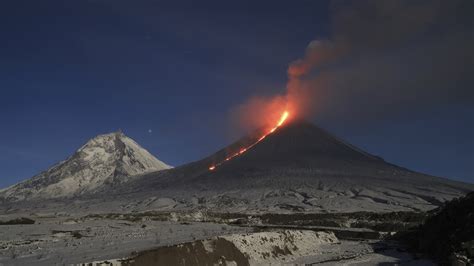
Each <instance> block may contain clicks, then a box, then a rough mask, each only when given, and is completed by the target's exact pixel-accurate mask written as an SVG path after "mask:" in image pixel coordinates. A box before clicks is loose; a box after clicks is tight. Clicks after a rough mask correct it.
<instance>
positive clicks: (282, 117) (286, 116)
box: [209, 111, 290, 171]
mask: <svg viewBox="0 0 474 266" xmlns="http://www.w3.org/2000/svg"><path fill="white" fill-rule="evenodd" d="M289 116H290V113H289V112H288V111H284V112H283V114H282V115H281V117H280V120H278V123H277V124H276V126H274V127H272V128H271V129H270V130H268V131H267V132H266V133H265V134H263V136H261V137H260V138H259V139H258V140H257V141H256V142H254V143H253V144H251V145H249V146H247V147H244V148H241V149H240V150H239V151H238V152H236V153H234V154H232V155H230V156H229V157H227V158H225V159H224V161H222V162H219V163H216V164H214V165H211V166H209V170H210V171H213V170H215V169H216V167H218V166H220V165H222V164H223V163H224V162H227V161H230V160H232V159H233V158H235V157H237V156H239V155H242V154H244V153H245V152H246V151H248V150H250V149H251V148H253V147H254V146H255V145H257V144H258V143H259V142H260V141H262V140H264V139H265V138H266V137H267V136H268V135H270V134H272V133H273V132H275V131H276V130H277V129H278V128H279V127H281V126H282V125H283V124H284V123H285V121H286V120H288V117H289Z"/></svg>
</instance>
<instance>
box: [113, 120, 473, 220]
mask: <svg viewBox="0 0 474 266" xmlns="http://www.w3.org/2000/svg"><path fill="white" fill-rule="evenodd" d="M260 136H261V132H256V134H255V135H251V136H247V137H245V138H243V139H241V140H239V141H237V142H235V143H234V144H232V145H230V146H228V147H226V148H224V149H222V150H220V151H218V152H217V153H215V154H213V155H211V156H209V157H207V158H205V159H203V160H200V161H197V162H193V163H190V164H187V165H184V166H181V167H177V168H174V169H170V170H166V171H162V172H158V173H150V174H146V175H143V176H142V177H140V178H137V179H135V180H133V181H132V182H130V183H129V184H127V186H126V188H124V189H125V190H118V191H119V193H120V195H123V194H122V193H124V192H127V193H126V194H127V195H129V196H130V197H132V195H140V197H145V195H147V196H148V197H152V196H153V197H154V198H155V199H156V198H157V197H158V198H166V199H172V200H173V201H174V203H175V205H174V207H178V206H185V207H186V208H188V207H192V208H207V209H212V210H225V211H233V210H235V211H256V212H259V211H265V212H304V211H310V212H353V211H412V210H429V209H432V208H435V207H437V206H439V205H441V204H442V203H443V202H445V201H447V200H450V199H453V198H455V197H460V196H462V195H464V194H466V193H467V192H469V191H472V190H473V189H474V185H472V184H466V183H461V182H456V181H452V180H449V179H445V178H439V177H434V176H429V175H425V174H421V173H416V172H413V171H410V170H408V169H405V168H401V167H398V166H396V165H393V164H390V163H387V162H385V161H384V160H383V159H381V158H379V157H377V156H373V155H371V154H369V153H367V152H364V151H362V150H360V149H358V148H356V147H354V146H352V145H350V144H348V143H345V142H344V141H341V140H339V139H337V138H336V137H334V136H332V135H331V134H329V133H328V132H326V131H324V130H323V129H321V128H319V127H317V126H315V125H313V124H310V123H308V122H305V121H290V122H289V123H287V124H284V125H283V126H282V127H281V128H279V129H278V130H276V131H275V132H274V133H272V134H270V135H268V136H267V137H266V138H265V139H263V140H262V141H261V142H259V143H258V144H256V145H255V146H253V147H252V148H251V149H249V150H248V151H246V152H245V153H243V154H242V155H239V156H236V157H235V158H233V159H232V160H230V161H226V162H224V163H223V164H221V165H219V166H218V167H216V168H215V169H214V170H210V169H209V167H211V166H213V165H215V164H216V163H218V162H222V161H223V160H225V158H228V157H229V156H230V155H232V154H235V153H236V152H238V151H239V150H240V149H241V148H242V147H246V146H248V145H249V144H251V143H254V142H255V140H257V139H258V138H259V137H260ZM141 202H143V200H142V201H141ZM168 207H169V206H168Z"/></svg>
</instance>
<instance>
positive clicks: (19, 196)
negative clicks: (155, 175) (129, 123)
mask: <svg viewBox="0 0 474 266" xmlns="http://www.w3.org/2000/svg"><path fill="white" fill-rule="evenodd" d="M168 168H170V166H169V165H167V164H165V163H163V162H161V161H159V160H158V159H156V158H155V157H154V156H153V155H151V154H150V153H149V152H148V151H146V150H145V149H143V148H142V147H140V145H138V144H137V143H136V142H135V141H133V140H132V139H130V138H129V137H127V136H125V135H124V134H123V133H122V132H114V133H110V134H105V135H99V136H97V137H95V138H93V139H91V140H89V141H88V142H87V143H86V144H85V145H84V146H82V147H81V148H80V149H79V150H77V151H76V152H75V153H74V154H73V155H72V156H71V157H69V158H68V159H67V160H65V161H62V162H60V163H58V164H56V165H55V166H53V167H52V168H50V169H49V170H47V171H45V172H42V173H40V174H39V175H37V176H34V177H32V178H31V179H28V180H26V181H24V182H21V183H19V184H16V185H13V186H11V187H9V188H6V189H4V190H1V191H0V198H4V199H7V200H24V199H37V198H41V199H47V198H58V197H73V196H77V195H81V194H84V193H87V192H94V191H99V190H100V191H103V190H106V189H107V188H109V187H114V186H117V185H118V184H121V183H125V182H127V181H129V180H130V179H133V178H134V176H136V175H139V174H144V173H149V172H152V171H159V170H163V169H168Z"/></svg>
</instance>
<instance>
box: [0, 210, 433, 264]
mask: <svg viewBox="0 0 474 266" xmlns="http://www.w3.org/2000/svg"><path fill="white" fill-rule="evenodd" d="M169 217H170V219H163V217H160V218H159V219H157V216H147V215H136V216H127V215H105V216H104V215H89V216H82V217H71V216H49V217H47V216H42V217H41V216H36V217H31V218H32V219H34V221H35V223H34V224H14V225H0V229H1V230H0V265H64V264H65V265H69V264H84V265H90V264H89V263H93V265H112V264H113V265H176V264H181V263H186V265H209V264H211V265H212V264H219V263H225V264H227V265H261V264H269V263H272V264H286V263H289V264H321V265H334V264H339V265H341V264H345V265H376V264H378V263H384V262H385V263H402V264H406V265H432V264H431V263H430V262H428V261H425V260H421V259H417V258H415V257H414V256H413V255H411V254H408V253H405V252H403V250H402V249H400V248H399V247H397V246H396V245H395V244H393V243H390V242H383V241H380V240H375V239H372V240H369V239H362V238H363V237H362V238H360V239H343V238H344V237H343V238H341V237H339V238H338V237H337V236H336V235H339V236H340V235H344V234H340V233H337V230H336V233H334V232H333V230H331V228H329V227H328V229H327V230H316V229H314V228H313V230H304V229H301V228H300V229H297V228H294V229H283V228H282V227H279V226H275V227H265V228H264V227H262V226H258V224H255V225H249V224H246V225H245V226H244V225H238V224H236V223H235V221H234V224H230V223H222V221H221V223H216V222H209V221H207V222H199V221H198V220H202V219H200V217H196V215H194V216H193V217H192V219H182V217H178V218H177V217H176V216H175V215H171V216H169ZM9 218H11V217H0V220H3V221H5V220H7V219H9ZM227 222H229V221H228V220H227ZM348 230H351V229H348ZM348 235H350V234H348ZM361 236H362V235H361ZM369 236H370V234H369ZM369 238H370V237H369Z"/></svg>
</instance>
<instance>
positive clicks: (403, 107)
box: [239, 0, 474, 122]
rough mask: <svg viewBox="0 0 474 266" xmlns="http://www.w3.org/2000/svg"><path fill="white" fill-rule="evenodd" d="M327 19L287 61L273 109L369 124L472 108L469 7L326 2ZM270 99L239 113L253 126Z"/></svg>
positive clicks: (459, 0)
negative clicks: (325, 33)
mask: <svg viewBox="0 0 474 266" xmlns="http://www.w3.org/2000/svg"><path fill="white" fill-rule="evenodd" d="M331 14H332V21H331V25H332V27H331V34H330V35H329V37H328V38H324V39H315V40H313V41H311V42H310V43H309V45H308V47H307V49H306V51H305V54H304V56H303V57H302V58H300V59H297V60H295V61H294V62H292V63H290V65H289V68H288V82H287V86H286V93H285V94H284V95H280V96H277V97H276V98H277V99H279V100H278V102H281V101H282V100H281V99H284V101H285V102H286V103H285V104H281V103H280V106H285V107H279V108H280V109H281V108H288V109H290V110H292V113H293V115H294V116H300V117H305V118H314V117H317V118H318V119H338V120H341V121H344V120H347V121H349V120H351V121H359V122H360V121H363V122H373V121H374V120H383V119H387V118H388V117H390V116H391V115H396V114H397V113H400V112H405V111H417V110H422V109H423V110H426V109H429V108H430V107H431V106H433V105H452V104H472V103H474V93H473V90H472V88H473V86H474V77H473V75H472V73H474V49H473V48H472V47H474V19H473V17H472V14H474V2H473V1H469V0H455V1H440V0H439V1H436V0H435V1H424V0H422V1H408V0H405V1H377V0H366V1H333V2H332V4H331ZM274 101H275V100H274V99H273V98H268V99H260V102H259V104H258V105H255V100H251V101H250V102H249V103H247V104H244V105H242V106H241V107H240V108H239V109H241V110H244V109H246V108H248V109H247V110H251V113H252V117H253V119H257V120H258V117H259V116H260V115H258V114H261V113H265V112H266V109H267V107H266V106H267V105H271V106H274V105H275V104H274ZM259 108H260V109H259ZM257 109H258V110H257ZM277 109H278V108H277ZM262 111H263V112H262ZM241 116H242V117H248V114H246V113H245V112H244V113H243V115H241ZM260 121H262V120H260ZM244 122H245V121H244Z"/></svg>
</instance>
